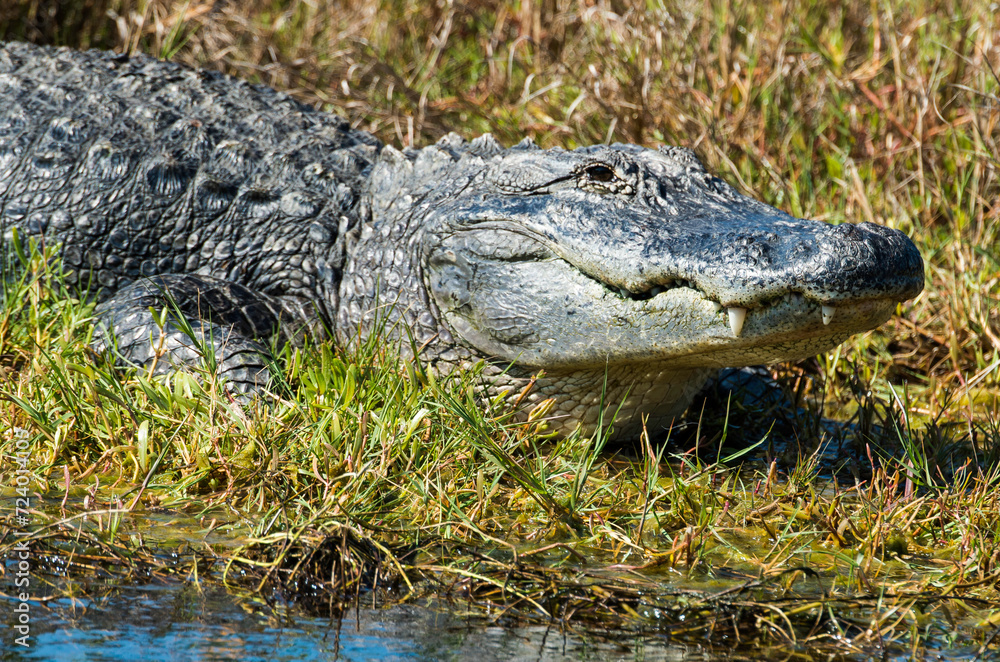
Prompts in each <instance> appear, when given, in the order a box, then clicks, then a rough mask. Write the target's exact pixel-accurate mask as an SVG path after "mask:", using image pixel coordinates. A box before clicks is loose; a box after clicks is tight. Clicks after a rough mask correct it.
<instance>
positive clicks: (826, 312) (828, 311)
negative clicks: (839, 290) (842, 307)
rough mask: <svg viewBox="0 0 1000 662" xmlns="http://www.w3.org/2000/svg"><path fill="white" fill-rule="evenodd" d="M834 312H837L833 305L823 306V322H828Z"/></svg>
mask: <svg viewBox="0 0 1000 662" xmlns="http://www.w3.org/2000/svg"><path fill="white" fill-rule="evenodd" d="M835 312H837V309H836V308H834V307H833V306H823V324H829V323H830V320H832V319H833V314H834V313H835Z"/></svg>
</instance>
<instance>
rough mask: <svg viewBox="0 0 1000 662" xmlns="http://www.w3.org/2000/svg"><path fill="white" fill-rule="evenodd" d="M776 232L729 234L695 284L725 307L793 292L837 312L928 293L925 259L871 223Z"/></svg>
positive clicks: (792, 226)
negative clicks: (850, 305)
mask: <svg viewBox="0 0 1000 662" xmlns="http://www.w3.org/2000/svg"><path fill="white" fill-rule="evenodd" d="M775 225H780V226H781V227H780V228H775V229H773V230H771V229H769V230H758V231H746V230H744V231H741V232H735V233H726V234H725V235H722V236H719V237H718V238H717V239H716V240H715V241H713V242H712V243H714V244H715V247H714V250H709V251H708V254H709V256H710V257H708V258H707V259H705V260H703V261H701V264H700V265H698V266H695V267H694V269H693V271H694V272H695V273H694V274H692V275H693V278H691V280H693V281H695V282H696V283H697V285H698V287H699V289H701V290H702V291H703V292H705V294H706V295H708V297H709V298H711V299H713V300H714V301H717V302H718V303H720V304H722V305H723V306H739V307H743V308H754V307H756V306H758V305H760V304H761V303H763V302H766V301H768V300H770V299H774V298H776V297H781V296H784V295H787V294H789V293H798V294H802V295H804V296H805V297H806V298H807V299H811V300H813V301H816V302H817V303H820V304H823V305H828V306H837V305H841V304H844V303H848V302H856V301H865V300H870V299H893V300H895V301H905V300H906V299H910V298H913V297H914V296H916V295H917V294H919V293H920V291H921V290H922V289H923V280H924V276H923V260H922V259H921V257H920V253H919V252H918V251H917V248H916V246H914V245H913V242H912V241H910V239H909V238H908V237H907V236H906V235H904V234H903V233H901V232H899V231H897V230H892V229H890V228H885V227H882V226H878V225H874V224H872V223H861V224H857V225H855V224H851V223H844V224H841V225H835V226H831V225H827V224H825V223H820V222H815V221H780V222H778V223H776V224H775Z"/></svg>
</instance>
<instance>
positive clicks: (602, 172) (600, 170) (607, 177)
mask: <svg viewBox="0 0 1000 662" xmlns="http://www.w3.org/2000/svg"><path fill="white" fill-rule="evenodd" d="M584 172H585V173H587V179H589V180H590V181H592V182H603V183H607V182H610V181H614V179H615V171H614V170H612V169H611V168H609V167H608V166H603V165H592V166H588V167H587V169H586V170H584Z"/></svg>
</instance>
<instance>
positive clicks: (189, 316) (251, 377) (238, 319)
mask: <svg viewBox="0 0 1000 662" xmlns="http://www.w3.org/2000/svg"><path fill="white" fill-rule="evenodd" d="M96 317H97V324H96V329H97V332H96V334H95V339H94V343H93V346H94V349H95V350H97V351H98V352H109V353H110V355H111V356H112V357H113V359H114V361H115V363H116V364H118V365H120V366H137V367H140V368H143V369H146V370H150V371H151V372H152V373H153V374H165V373H168V372H171V371H173V370H185V369H189V370H190V369H193V370H195V371H198V370H200V369H203V368H208V369H209V370H210V371H211V372H213V373H214V375H215V377H216V378H218V379H219V380H220V381H225V382H226V383H227V384H228V385H229V388H230V389H231V390H233V391H235V392H238V393H261V392H262V391H263V390H264V389H266V388H268V386H269V384H270V383H271V380H272V377H273V375H272V373H271V366H272V365H273V357H272V354H271V351H270V349H269V348H268V345H269V341H270V340H271V339H273V338H276V337H277V339H278V340H279V341H285V340H291V341H293V342H297V341H299V340H301V338H302V337H303V335H304V332H305V330H306V329H305V327H306V324H305V323H304V322H302V321H301V318H300V317H299V315H297V314H296V311H295V306H294V305H289V303H288V302H284V301H282V300H281V299H280V298H278V297H273V296H269V295H266V294H262V293H260V292H255V291H254V290H251V289H249V288H247V287H244V286H242V285H239V284H237V283H233V282H229V281H225V280H222V279H219V278H214V277H211V276H202V275H188V274H185V275H180V274H178V275H164V276H155V277H152V278H143V279H141V280H138V281H136V282H135V283H133V284H131V285H129V286H128V287H126V288H125V289H122V290H120V291H119V292H117V293H116V294H115V295H114V296H113V297H111V298H110V299H108V300H106V301H104V302H102V303H101V304H100V305H99V306H98V307H97V310H96Z"/></svg>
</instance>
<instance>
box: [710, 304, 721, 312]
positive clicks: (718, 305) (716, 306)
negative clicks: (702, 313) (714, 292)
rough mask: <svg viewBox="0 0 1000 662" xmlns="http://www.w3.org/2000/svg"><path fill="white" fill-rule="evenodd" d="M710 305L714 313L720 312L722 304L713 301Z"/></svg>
mask: <svg viewBox="0 0 1000 662" xmlns="http://www.w3.org/2000/svg"><path fill="white" fill-rule="evenodd" d="M712 305H713V306H714V307H715V312H717V313H718V312H722V304H721V303H719V302H718V301H713V302H712Z"/></svg>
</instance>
